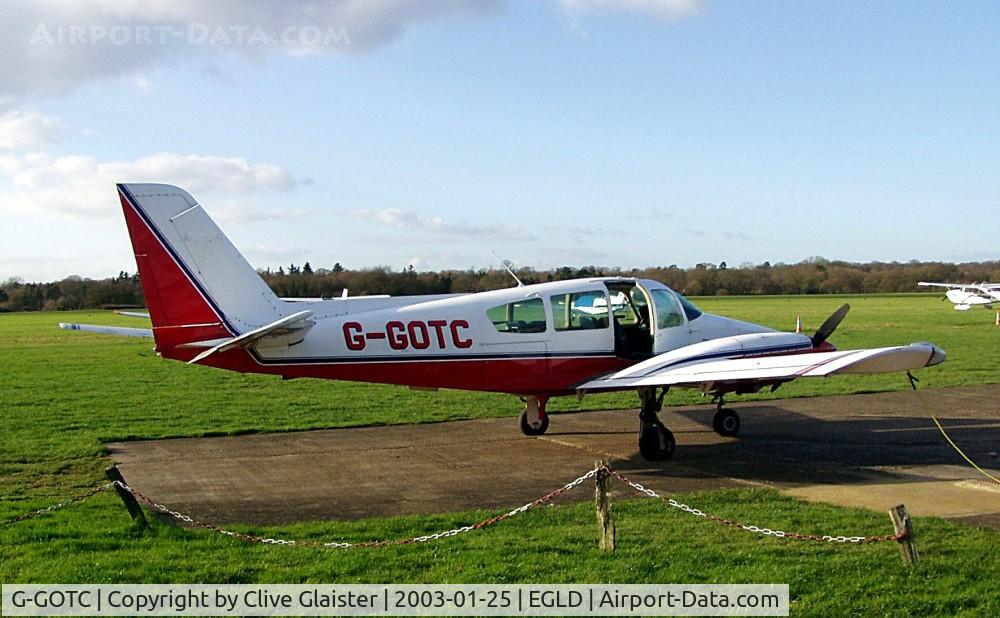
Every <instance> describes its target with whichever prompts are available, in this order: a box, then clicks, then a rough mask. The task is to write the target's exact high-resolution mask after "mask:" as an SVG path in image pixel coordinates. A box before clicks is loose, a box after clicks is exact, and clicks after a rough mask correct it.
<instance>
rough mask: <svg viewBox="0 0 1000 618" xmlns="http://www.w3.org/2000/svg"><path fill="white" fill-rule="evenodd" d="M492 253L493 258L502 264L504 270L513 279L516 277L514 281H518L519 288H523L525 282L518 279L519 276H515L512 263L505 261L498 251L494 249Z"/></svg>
mask: <svg viewBox="0 0 1000 618" xmlns="http://www.w3.org/2000/svg"><path fill="white" fill-rule="evenodd" d="M490 253H492V254H493V257H495V258H496V259H497V260H498V261H499V262H500V265H501V266H503V269H504V270H506V271H507V272H508V273H510V276H511V277H514V281H517V287H521V286H523V285H524V282H522V281H521V280H520V279H518V278H517V275H515V274H514V271H513V270H511V269H510V261H508V260H505V259H503V258H502V257H500V256H499V255H497V252H496V251H494V250H492V249H490Z"/></svg>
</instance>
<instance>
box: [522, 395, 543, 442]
mask: <svg viewBox="0 0 1000 618" xmlns="http://www.w3.org/2000/svg"><path fill="white" fill-rule="evenodd" d="M522 401H524V411H523V412H521V433H523V434H524V435H526V436H540V435H542V434H543V433H545V432H546V431H547V430H548V428H549V415H548V414H546V413H545V403H546V402H547V401H548V398H547V397H536V396H534V395H531V396H530V397H523V398H522Z"/></svg>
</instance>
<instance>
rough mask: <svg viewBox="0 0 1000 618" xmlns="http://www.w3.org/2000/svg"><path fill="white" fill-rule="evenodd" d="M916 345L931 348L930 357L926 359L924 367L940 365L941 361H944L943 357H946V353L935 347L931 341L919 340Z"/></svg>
mask: <svg viewBox="0 0 1000 618" xmlns="http://www.w3.org/2000/svg"><path fill="white" fill-rule="evenodd" d="M916 345H925V346H928V347H930V348H931V359H930V360H929V361H927V365H925V366H926V367H931V366H933V365H940V364H941V363H943V362H944V359H945V358H947V357H948V354H947V353H945V351H944V350H942V349H941V348H939V347H937V346H936V345H934V344H933V343H929V342H927V341H921V342H920V343H918V344H916Z"/></svg>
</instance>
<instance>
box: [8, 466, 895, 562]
mask: <svg viewBox="0 0 1000 618" xmlns="http://www.w3.org/2000/svg"><path fill="white" fill-rule="evenodd" d="M601 471H604V472H607V473H608V474H610V475H611V476H613V477H614V478H616V479H618V480H619V481H621V482H623V483H625V484H626V485H628V486H629V487H631V488H632V489H634V490H635V491H637V492H639V493H641V494H644V495H646V496H649V497H651V498H656V499H658V500H662V501H663V502H664V504H666V505H667V506H669V507H671V508H675V509H678V510H680V511H683V512H685V513H689V514H691V515H694V516H695V517H703V518H705V519H710V520H712V521H715V522H717V523H720V524H723V525H726V526H731V527H733V528H739V529H741V530H746V531H748V532H753V533H756V534H761V535H764V536H773V537H776V538H781V539H796V540H801V541H820V542H825V543H876V542H882V541H902V540H904V539H905V538H906V534H905V533H902V534H898V535H897V534H884V535H874V536H831V535H817V534H796V533H793V532H784V531H782V530H772V529H770V528H762V527H759V526H753V525H748V524H743V523H740V522H738V521H734V520H731V519H726V518H724V517H719V516H718V515H712V514H711V513H706V512H704V511H702V510H700V509H697V508H694V507H691V506H688V505H687V504H684V503H682V502H678V501H676V500H674V499H673V498H664V497H663V496H661V495H660V494H658V493H656V492H655V491H653V490H652V489H649V488H647V487H644V486H643V485H641V484H640V483H637V482H635V481H633V480H631V479H629V478H628V477H626V476H625V475H623V474H621V473H620V472H618V471H616V470H613V469H612V468H610V467H609V466H607V465H600V466H597V467H595V468H594V469H593V470H590V471H589V472H587V473H585V474H583V475H581V476H579V477H577V478H576V479H574V480H572V481H570V482H569V483H566V484H565V485H563V486H562V487H560V488H558V489H556V490H554V491H551V492H549V493H547V494H545V495H544V496H542V497H540V498H538V499H536V500H533V501H531V502H529V503H527V504H525V505H523V506H520V507H518V508H516V509H513V510H511V511H508V512H506V513H501V514H499V515H496V516H494V517H491V518H489V519H486V520H483V521H481V522H479V523H477V524H472V525H468V526H462V527H460V528H453V529H451V530H445V531H442V532H437V533H434V534H426V535H422V536H417V537H412V538H406V539H396V540H389V541H368V542H362V543H345V542H328V543H322V542H319V541H307V540H300V541H294V540H287V539H279V538H271V537H264V536H258V535H254V534H247V533H244V532H235V531H232V530H226V529H224V528H220V527H219V526H216V525H214V524H208V523H204V522H201V521H197V520H195V519H194V518H192V517H190V516H188V515H185V514H184V513H181V512H179V511H175V510H173V509H171V508H169V507H167V506H164V505H162V504H160V503H158V502H156V501H154V500H152V499H151V498H149V497H148V496H146V495H144V494H143V493H142V492H140V491H139V490H137V489H134V488H133V487H130V486H129V485H127V484H125V483H122V482H119V481H113V482H111V483H105V484H104V485H100V486H98V487H96V488H94V489H92V490H90V491H88V492H87V493H85V494H81V495H79V496H76V497H74V498H70V499H69V500H66V501H64V502H60V503H59V504H54V505H52V506H49V507H46V508H44V509H39V510H37V511H33V512H31V513H26V514H24V515H20V516H18V517H14V518H12V519H8V520H5V521H3V522H0V525H8V524H13V523H16V522H19V521H24V520H26V519H32V518H34V517H38V516H39V515H43V514H45V513H49V512H51V511H56V510H59V509H61V508H63V507H65V506H68V505H70V504H73V503H75V502H82V501H83V500H86V499H88V498H91V497H93V496H95V495H97V494H99V493H101V492H104V491H107V490H108V489H110V488H111V487H115V486H118V487H121V488H122V489H123V490H125V491H127V492H129V493H131V494H132V495H133V496H135V497H136V498H138V499H139V500H142V501H143V502H145V503H146V504H148V505H149V506H150V507H152V508H154V509H156V510H157V511H160V512H161V513H164V514H166V515H169V516H171V517H173V518H174V519H177V520H178V521H182V522H184V523H185V524H188V525H190V526H194V527H197V528H203V529H206V530H211V531H213V532H218V533H219V534H224V535H226V536H230V537H233V538H236V539H240V540H243V541H249V542H253V543H264V544H268V545H299V546H303V547H318V548H326V549H349V548H365V547H384V546H387V545H412V544H416V543H426V542H428V541H436V540H438V539H444V538H450V537H453V536H457V535H459V534H463V533H465V532H472V531H473V530H481V529H483V528H485V527H487V526H491V525H493V524H495V523H498V522H501V521H503V520H505V519H509V518H511V517H514V516H516V515H520V514H521V513H524V512H526V511H528V510H530V509H532V508H534V507H536V506H539V505H542V504H545V503H547V502H550V501H552V500H553V499H555V498H557V497H558V496H560V495H562V494H564V493H566V492H568V491H570V490H572V489H574V488H576V487H578V486H579V485H580V484H581V483H583V482H584V481H586V480H587V479H591V478H593V477H594V476H595V475H596V474H597V473H598V472H601Z"/></svg>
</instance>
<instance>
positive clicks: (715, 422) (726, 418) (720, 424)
mask: <svg viewBox="0 0 1000 618" xmlns="http://www.w3.org/2000/svg"><path fill="white" fill-rule="evenodd" d="M725 403H726V402H725V400H724V399H723V398H722V395H719V396H718V398H717V399H716V402H715V405H716V412H715V416H714V417H713V418H712V429H714V430H715V433H717V434H719V435H720V436H725V437H727V438H731V437H733V436H735V435H736V434H738V433H739V432H740V415H739V414H737V413H736V412H733V411H732V410H730V409H729V408H723V407H722V406H724V405H725Z"/></svg>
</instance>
